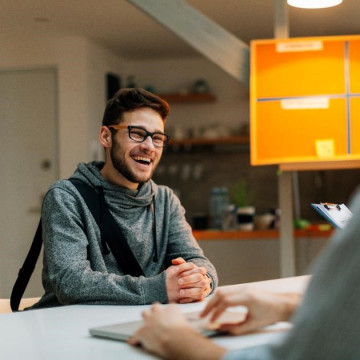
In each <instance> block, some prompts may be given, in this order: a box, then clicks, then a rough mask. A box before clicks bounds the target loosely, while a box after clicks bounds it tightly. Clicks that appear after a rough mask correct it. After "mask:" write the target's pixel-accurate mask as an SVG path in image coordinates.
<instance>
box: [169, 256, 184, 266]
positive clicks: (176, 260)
mask: <svg viewBox="0 0 360 360" xmlns="http://www.w3.org/2000/svg"><path fill="white" fill-rule="evenodd" d="M171 263H172V264H173V265H180V264H184V263H186V261H185V260H184V259H183V258H182V257H178V258H176V259H172V260H171Z"/></svg>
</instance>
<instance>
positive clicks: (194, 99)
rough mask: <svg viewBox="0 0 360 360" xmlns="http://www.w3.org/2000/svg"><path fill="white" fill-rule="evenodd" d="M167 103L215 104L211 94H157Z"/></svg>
mask: <svg viewBox="0 0 360 360" xmlns="http://www.w3.org/2000/svg"><path fill="white" fill-rule="evenodd" d="M158 95H159V96H160V97H161V98H162V99H164V100H165V101H167V102H169V103H206V102H215V100H216V98H215V96H214V95H213V94H158Z"/></svg>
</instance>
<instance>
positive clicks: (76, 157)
mask: <svg viewBox="0 0 360 360" xmlns="http://www.w3.org/2000/svg"><path fill="white" fill-rule="evenodd" d="M0 43H1V49H2V51H1V52H0V68H1V69H3V70H6V69H14V68H16V69H21V68H34V67H55V68H56V69H57V71H58V136H59V176H60V177H61V178H64V177H68V176H70V175H71V174H72V173H73V171H74V169H75V168H76V165H77V163H78V162H80V161H88V160H90V157H91V155H92V153H91V144H92V143H93V141H97V133H98V128H99V126H100V124H101V118H102V112H103V110H104V105H105V73H106V72H107V71H114V72H118V69H120V68H121V69H123V68H126V65H125V63H124V61H123V60H122V59H121V58H119V57H116V56H114V55H112V54H111V53H110V52H109V51H107V50H105V49H103V48H101V47H100V46H98V45H96V44H93V43H92V42H91V41H89V40H87V39H85V38H81V37H54V36H51V37H50V36H44V37H36V38H32V37H28V36H24V37H22V38H21V39H18V38H16V39H11V38H9V37H6V38H4V39H1V38H0Z"/></svg>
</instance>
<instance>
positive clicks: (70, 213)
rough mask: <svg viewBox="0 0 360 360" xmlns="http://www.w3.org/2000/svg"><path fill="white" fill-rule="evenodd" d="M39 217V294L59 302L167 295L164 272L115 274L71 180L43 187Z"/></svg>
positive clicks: (137, 301) (142, 300)
mask: <svg viewBox="0 0 360 360" xmlns="http://www.w3.org/2000/svg"><path fill="white" fill-rule="evenodd" d="M42 222H43V241H44V270H43V284H44V287H45V291H46V293H45V295H44V299H49V298H52V299H54V298H55V299H56V301H55V302H58V304H64V305H65V304H76V303H82V304H126V305H142V304H147V303H151V302H153V301H159V302H163V303H164V302H166V301H167V294H166V289H165V287H164V286H163V284H165V273H160V274H158V275H156V276H153V277H143V276H140V277H132V276H130V275H120V274H119V271H118V270H117V264H116V261H115V260H114V258H113V256H112V255H111V254H109V255H103V254H102V249H101V241H100V231H99V228H98V226H97V225H96V223H95V220H94V219H93V217H92V215H91V213H90V211H89V209H88V208H87V206H86V204H85V202H84V200H83V199H82V198H81V196H80V195H78V194H76V193H74V192H73V191H72V190H71V185H70V186H61V188H59V187H56V186H55V187H53V188H52V189H51V190H50V191H49V192H48V193H47V195H46V197H45V200H44V204H43V210H42ZM154 289H155V290H154ZM53 301H54V300H53ZM40 302H41V301H40ZM51 305H54V304H51ZM44 306H46V304H44Z"/></svg>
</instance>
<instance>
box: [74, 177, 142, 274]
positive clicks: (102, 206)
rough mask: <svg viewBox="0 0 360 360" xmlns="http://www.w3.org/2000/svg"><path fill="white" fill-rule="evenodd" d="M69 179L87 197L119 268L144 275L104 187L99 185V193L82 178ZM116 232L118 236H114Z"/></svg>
mask: <svg viewBox="0 0 360 360" xmlns="http://www.w3.org/2000/svg"><path fill="white" fill-rule="evenodd" d="M69 180H70V181H71V182H72V183H73V184H74V185H75V186H76V188H77V189H78V191H79V192H80V194H81V196H82V197H83V198H84V199H86V205H87V206H88V208H89V210H90V212H91V214H92V215H93V217H94V219H95V221H96V222H97V224H98V226H99V228H100V231H101V239H102V244H103V245H104V244H108V245H109V248H110V250H111V252H112V254H113V255H114V257H115V259H116V262H117V263H118V266H119V268H120V269H121V270H122V271H123V273H124V274H129V275H131V276H135V277H138V276H141V275H144V273H143V271H142V269H141V266H140V265H139V263H138V261H137V260H136V257H135V255H134V254H133V252H132V251H131V249H130V246H129V244H128V243H127V241H126V239H125V237H124V235H123V233H122V231H121V229H120V227H119V225H118V224H117V223H116V221H115V219H114V217H113V216H112V215H111V213H110V211H109V208H108V206H107V205H106V203H105V197H104V194H103V191H102V188H101V187H98V188H97V190H98V193H97V192H96V191H95V189H94V188H93V187H91V186H89V185H87V184H85V183H84V182H83V181H81V180H77V179H69ZM114 234H116V236H114Z"/></svg>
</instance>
